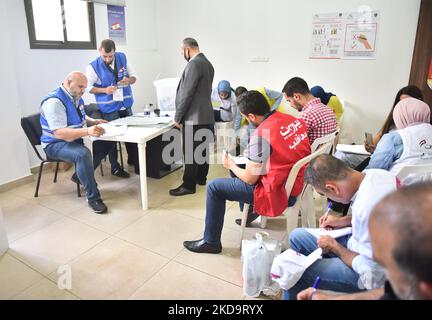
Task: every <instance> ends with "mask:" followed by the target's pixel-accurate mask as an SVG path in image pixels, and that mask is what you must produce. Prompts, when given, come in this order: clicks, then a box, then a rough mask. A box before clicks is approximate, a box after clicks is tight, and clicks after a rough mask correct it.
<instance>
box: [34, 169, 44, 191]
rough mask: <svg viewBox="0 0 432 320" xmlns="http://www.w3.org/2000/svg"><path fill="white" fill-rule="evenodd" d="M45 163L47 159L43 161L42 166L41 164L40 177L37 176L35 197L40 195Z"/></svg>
mask: <svg viewBox="0 0 432 320" xmlns="http://www.w3.org/2000/svg"><path fill="white" fill-rule="evenodd" d="M44 163H45V161H42V162H41V164H40V166H39V174H38V178H37V182H36V191H35V194H34V197H35V198H37V197H38V196H39V186H40V181H41V177H42V169H43V165H44Z"/></svg>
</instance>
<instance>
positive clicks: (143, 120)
mask: <svg viewBox="0 0 432 320" xmlns="http://www.w3.org/2000/svg"><path fill="white" fill-rule="evenodd" d="M110 123H111V124H113V125H116V126H118V125H127V126H153V125H158V124H170V123H174V122H173V119H172V118H170V117H133V116H132V117H126V118H119V119H116V120H113V121H111V122H110Z"/></svg>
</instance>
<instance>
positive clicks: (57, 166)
mask: <svg viewBox="0 0 432 320" xmlns="http://www.w3.org/2000/svg"><path fill="white" fill-rule="evenodd" d="M59 166H60V161H57V164H56V168H55V173H54V183H56V182H57V173H58V169H59Z"/></svg>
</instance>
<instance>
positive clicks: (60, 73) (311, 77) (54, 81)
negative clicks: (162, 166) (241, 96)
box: [0, 0, 420, 185]
mask: <svg viewBox="0 0 432 320" xmlns="http://www.w3.org/2000/svg"><path fill="white" fill-rule="evenodd" d="M23 2H24V1H22V0H0V39H1V40H2V41H0V43H1V46H2V47H1V50H0V52H1V57H2V62H3V66H4V67H3V72H4V73H3V74H4V75H7V76H6V77H5V76H3V77H2V80H1V88H2V89H4V90H5V92H7V95H6V98H4V99H3V107H2V108H1V111H0V130H1V131H0V134H1V137H8V139H0V150H2V160H1V164H0V185H1V184H2V183H5V182H8V181H11V180H14V179H18V178H21V177H23V176H25V175H28V174H29V172H30V167H32V166H35V165H37V164H38V161H35V157H34V154H33V150H31V149H30V148H29V145H28V143H27V142H26V139H25V137H24V134H23V133H22V130H21V128H20V125H19V118H20V117H21V116H22V115H28V114H30V113H33V112H37V111H38V108H39V102H40V100H41V98H42V97H43V96H44V95H45V94H46V93H48V92H49V91H51V90H52V89H53V88H55V87H56V86H57V85H59V84H60V83H61V81H62V80H63V78H64V77H65V75H66V74H67V73H68V72H70V71H72V70H84V69H85V67H86V66H87V64H88V63H89V62H90V61H91V60H92V59H94V58H95V57H97V55H98V53H97V51H96V50H34V49H33V50H30V48H29V42H28V31H27V22H26V18H25V10H24V4H23ZM364 4H365V2H364V1H363V0H331V1H330V0H329V1H322V0H271V1H262V0H235V1H233V0H219V1H213V0H127V7H126V23H127V44H126V45H124V46H119V48H118V49H119V50H120V51H124V52H126V53H127V56H128V59H129V61H130V62H131V63H132V64H133V65H134V66H135V68H136V69H137V71H138V82H137V83H136V84H135V86H134V95H135V98H136V103H135V105H134V109H135V111H139V110H140V109H141V108H142V106H143V105H144V104H145V103H148V102H150V103H155V102H156V96H155V88H154V87H153V84H152V82H153V80H155V79H156V78H166V77H173V76H174V77H175V76H177V75H180V74H181V72H182V70H183V68H184V66H185V61H184V59H183V57H182V56H181V55H180V50H179V46H180V42H181V40H182V39H183V38H184V37H186V36H192V37H195V38H197V40H198V42H199V43H200V46H201V49H202V51H203V52H204V53H205V54H206V55H207V57H208V58H209V59H210V61H211V62H212V63H213V65H214V67H215V71H216V74H215V81H217V80H221V79H228V80H229V81H231V83H232V85H233V86H238V85H245V86H246V87H248V88H255V87H258V86H263V85H264V86H267V87H269V88H272V89H277V90H281V89H282V87H283V85H284V84H285V82H286V81H287V80H288V79H289V78H291V77H293V76H301V77H304V78H305V79H306V80H307V81H308V83H309V84H310V85H314V84H320V85H322V86H323V87H324V88H326V89H328V90H331V91H332V92H335V93H336V94H338V95H339V96H340V97H341V98H342V99H344V100H347V101H349V102H350V105H349V107H348V111H347V113H346V117H345V120H346V122H345V128H346V129H347V128H348V130H346V131H348V132H345V136H346V138H347V139H348V140H350V141H351V140H352V141H357V142H361V141H362V136H363V132H364V131H366V130H367V131H371V132H375V131H376V130H377V129H378V128H379V126H380V124H381V123H382V122H383V118H384V116H385V115H386V114H387V112H388V110H389V108H390V107H391V104H392V102H393V99H394V95H395V94H396V91H397V90H398V89H399V88H400V87H402V86H404V85H406V84H407V82H408V77H409V71H410V66H411V58H412V52H413V46H414V41H415V33H416V26H417V18H418V11H419V5H420V0H409V1H407V0H369V1H368V2H367V5H369V6H370V7H371V8H372V9H373V10H380V11H381V20H380V26H379V33H378V52H377V59H376V60H372V61H357V60H343V61H332V60H310V59H308V56H309V49H310V40H311V39H310V33H311V22H312V14H313V13H325V12H336V11H337V12H338V11H355V10H357V8H358V6H361V5H364ZM95 17H96V32H97V42H98V43H99V42H100V41H101V40H102V39H104V38H106V37H107V35H108V31H107V13H106V7H105V5H101V4H96V5H95ZM257 56H259V57H269V58H270V61H269V62H268V63H253V62H251V61H250V60H251V59H252V58H253V57H257ZM85 98H87V100H88V101H90V100H91V99H92V97H91V96H86V97H85ZM5 106H7V108H5ZM26 145H27V149H28V150H27V149H26V147H25V146H26Z"/></svg>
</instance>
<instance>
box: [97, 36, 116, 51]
mask: <svg viewBox="0 0 432 320" xmlns="http://www.w3.org/2000/svg"><path fill="white" fill-rule="evenodd" d="M99 49H104V51H105V52H106V53H108V52H111V51H112V50H114V51H115V50H116V45H115V42H114V41H112V40H111V39H105V40H103V41H102V42H101V45H100V48H99Z"/></svg>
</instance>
